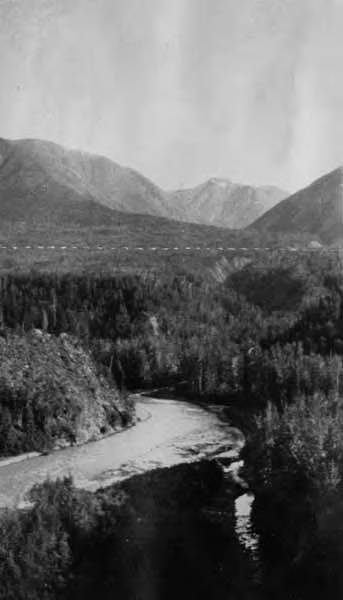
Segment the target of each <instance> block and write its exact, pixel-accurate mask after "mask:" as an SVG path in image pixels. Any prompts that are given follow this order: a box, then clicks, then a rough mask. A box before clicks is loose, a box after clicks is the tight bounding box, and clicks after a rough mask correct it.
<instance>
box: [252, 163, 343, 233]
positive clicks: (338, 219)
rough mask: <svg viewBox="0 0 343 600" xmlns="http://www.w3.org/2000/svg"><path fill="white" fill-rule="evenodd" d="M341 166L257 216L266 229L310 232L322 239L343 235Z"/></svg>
mask: <svg viewBox="0 0 343 600" xmlns="http://www.w3.org/2000/svg"><path fill="white" fill-rule="evenodd" d="M342 216H343V167H339V168H338V169H335V170H334V171H332V172H331V173H328V174H326V175H324V176H323V177H320V178H319V179H317V180H315V181H314V182H313V183H312V184H311V185H309V186H308V187H306V188H304V189H302V190H300V191H299V192H296V193H295V194H293V195H292V196H290V197H289V198H286V199H285V200H283V201H282V202H280V204H278V205H277V206H275V207H274V208H272V209H271V210H269V211H268V212H266V213H265V214H264V215H262V217H260V218H259V219H257V220H256V221H255V222H254V223H253V225H252V228H253V229H255V230H257V231H258V232H267V233H274V232H275V233H285V234H288V233H292V234H301V233H305V232H308V233H311V234H313V235H314V236H317V237H319V238H320V239H321V240H322V241H323V242H326V243H337V242H339V241H340V240H342V239H343V223H342V220H343V219H342Z"/></svg>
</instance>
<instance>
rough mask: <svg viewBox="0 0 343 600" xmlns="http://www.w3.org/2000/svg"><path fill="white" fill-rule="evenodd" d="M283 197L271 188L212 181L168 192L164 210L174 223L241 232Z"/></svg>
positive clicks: (283, 195)
mask: <svg viewBox="0 0 343 600" xmlns="http://www.w3.org/2000/svg"><path fill="white" fill-rule="evenodd" d="M287 195H288V194H287V192H285V191H283V190H280V189H279V188H276V187H272V186H264V187H252V186H249V185H241V184H237V183H232V182H231V181H229V180H228V179H218V178H213V179H210V180H209V181H206V182H205V183H203V184H202V185H199V186H197V187H195V188H191V189H185V190H179V191H176V192H171V193H170V194H169V197H168V208H169V214H170V216H172V217H174V218H175V219H180V220H182V221H192V222H194V223H206V224H208V225H217V226H220V227H229V228H231V229H241V228H243V227H247V226H248V225H250V223H252V222H253V221H254V220H255V219H257V218H258V217H259V216H261V215H262V214H263V213H264V212H266V211H267V210H269V209H270V208H271V207H273V206H275V204H277V203H278V202H280V201H281V200H283V199H284V198H285V197H286V196H287Z"/></svg>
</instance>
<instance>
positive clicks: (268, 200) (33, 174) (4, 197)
mask: <svg viewBox="0 0 343 600" xmlns="http://www.w3.org/2000/svg"><path fill="white" fill-rule="evenodd" d="M286 195H287V194H286V192H283V191H282V190H279V189H278V188H274V187H260V188H254V187H251V186H246V185H239V184H234V183H232V182H230V181H228V180H226V179H210V180H209V181H207V182H206V183H204V184H202V185H199V186H197V187H195V188H193V189H187V190H180V191H176V192H164V191H163V190H162V189H161V188H159V187H158V186H157V185H155V184H154V183H153V182H151V181H150V180H149V179H147V178H146V177H143V175H141V174H140V173H137V172H136V171H134V170H132V169H129V168H127V167H122V166H120V165H118V164H116V163H114V162H113V161H111V160H109V159H108V158H105V157H103V156H97V155H92V154H89V153H86V152H81V151H78V150H69V149H66V148H64V147H62V146H59V145H58V144H55V143H53V142H47V141H43V140H30V139H28V140H15V141H12V140H11V141H10V140H5V139H1V138H0V218H5V219H7V220H9V219H14V220H16V219H20V218H24V219H25V220H27V219H31V220H32V219H37V218H39V219H42V218H44V215H47V213H49V214H48V217H49V219H50V220H51V219H53V220H54V219H55V220H56V219H57V220H63V219H64V220H67V221H68V220H69V219H70V218H72V220H75V219H76V220H80V219H81V221H83V222H87V221H88V222H89V223H91V221H92V219H93V220H94V222H95V223H97V222H101V221H102V220H104V221H106V219H110V220H111V219H112V218H113V215H112V216H111V213H109V212H108V211H107V212H106V211H104V210H103V209H102V207H106V208H107V209H112V210H116V211H120V212H124V213H134V214H145V215H154V216H159V217H166V218H169V219H176V220H179V221H185V222H193V223H199V224H205V225H215V226H219V227H229V228H242V227H245V226H247V225H249V224H250V223H251V222H252V221H254V220H255V219H256V218H257V217H258V216H260V215H261V214H262V213H263V212H265V211H266V210H268V209H269V208H271V207H272V206H274V205H275V204H276V203H277V202H279V201H280V200H281V199H283V198H284V197H285V196H286ZM81 200H82V201H83V202H86V205H83V206H81V205H80V201H81ZM71 213H73V214H71Z"/></svg>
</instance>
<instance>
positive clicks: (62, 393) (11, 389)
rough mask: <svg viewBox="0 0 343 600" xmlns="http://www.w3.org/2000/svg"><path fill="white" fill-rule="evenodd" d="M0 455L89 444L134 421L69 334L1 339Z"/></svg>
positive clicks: (6, 334)
mask: <svg viewBox="0 0 343 600" xmlns="http://www.w3.org/2000/svg"><path fill="white" fill-rule="evenodd" d="M0 362H1V374H0V399H1V402H0V455H2V456H7V455H11V454H19V453H21V452H26V451H32V450H50V449H52V448H55V447H56V446H61V445H65V444H70V443H76V442H78V443H80V442H85V441H88V440H90V439H96V438H97V437H99V436H101V435H104V434H105V433H109V432H111V431H113V429H114V428H115V427H116V426H120V425H122V424H123V423H124V422H125V419H128V418H129V417H130V413H129V412H128V407H125V404H124V402H123V400H122V399H121V398H120V397H119V393H118V391H117V388H116V387H115V386H114V383H112V385H111V384H110V381H109V380H108V379H105V378H104V377H103V376H99V375H98V373H97V369H96V366H95V364H94V362H93V360H92V359H91V357H90V356H89V354H88V353H87V352H86V351H85V350H84V349H82V348H81V346H80V344H79V342H78V341H77V340H76V339H75V338H73V337H70V336H69V335H67V334H61V335H60V336H58V337H57V336H52V335H49V334H47V333H43V332H42V331H40V330H32V331H31V332H29V333H26V334H18V333H13V332H11V331H10V330H6V331H3V332H2V336H0Z"/></svg>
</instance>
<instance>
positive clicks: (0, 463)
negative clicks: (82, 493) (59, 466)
mask: <svg viewBox="0 0 343 600" xmlns="http://www.w3.org/2000/svg"><path fill="white" fill-rule="evenodd" d="M132 396H135V394H132ZM150 417H151V415H150V413H149V412H148V411H147V410H146V409H144V408H142V407H139V408H138V410H137V411H136V413H135V415H134V419H133V421H131V422H130V423H129V424H128V425H123V426H122V427H117V428H116V429H115V430H114V431H111V432H109V433H106V434H105V435H102V436H98V437H96V438H94V439H91V440H88V441H87V442H79V443H78V442H75V443H70V444H64V445H63V446H60V447H58V446H57V447H56V448H54V449H53V450H51V452H23V453H22V454H18V455H17V456H8V457H5V458H0V469H1V468H3V467H8V466H9V465H13V464H16V463H20V462H23V461H26V460H30V459H32V458H38V457H40V456H47V455H49V454H53V453H54V452H59V451H60V450H62V449H64V448H74V447H75V448H77V447H81V446H87V444H92V443H93V442H98V441H100V440H104V439H106V438H108V437H111V436H113V435H117V434H118V433H122V432H123V431H126V430H127V429H131V428H132V427H135V425H137V423H140V422H142V421H147V420H148V419H150Z"/></svg>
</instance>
